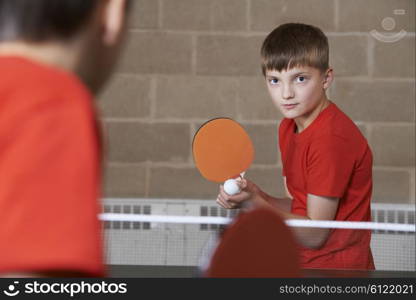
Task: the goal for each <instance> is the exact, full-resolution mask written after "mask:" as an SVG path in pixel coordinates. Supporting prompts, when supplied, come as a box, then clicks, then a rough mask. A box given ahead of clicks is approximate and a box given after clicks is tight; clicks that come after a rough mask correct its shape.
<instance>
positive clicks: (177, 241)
mask: <svg viewBox="0 0 416 300" xmlns="http://www.w3.org/2000/svg"><path fill="white" fill-rule="evenodd" d="M237 214H238V211H237V210H225V209H223V208H220V207H218V206H217V205H216V204H215V202H214V201H206V200H164V199H107V200H106V201H104V211H103V213H102V214H101V215H100V219H101V220H102V221H103V228H104V230H103V232H104V233H103V234H104V243H105V255H106V263H107V264H109V265H143V266H201V265H203V264H206V263H207V259H208V257H209V256H210V254H211V253H212V249H215V244H216V242H217V241H218V237H219V236H220V234H221V232H222V231H223V230H224V229H225V228H226V227H227V224H229V223H230V222H232V220H233V218H235V217H236V215H237ZM372 214H373V218H372V222H337V221H318V222H314V221H303V220H288V221H287V222H286V224H287V225H288V226H289V227H290V228H292V229H295V228H300V227H302V228H329V229H331V233H330V235H331V234H335V232H336V234H338V236H339V238H351V239H360V238H363V237H365V235H366V233H369V232H371V243H370V246H371V250H372V254H373V257H374V262H375V265H376V269H377V270H391V271H415V211H414V209H412V207H411V206H404V205H390V206H389V205H384V206H383V205H381V206H377V205H376V206H375V208H374V209H372ZM276 238H278V237H276ZM265 246H267V245H265Z"/></svg>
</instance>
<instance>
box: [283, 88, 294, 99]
mask: <svg viewBox="0 0 416 300" xmlns="http://www.w3.org/2000/svg"><path fill="white" fill-rule="evenodd" d="M293 97H294V92H293V89H292V87H291V86H289V85H288V86H283V88H282V98H283V99H285V100H287V99H292V98H293Z"/></svg>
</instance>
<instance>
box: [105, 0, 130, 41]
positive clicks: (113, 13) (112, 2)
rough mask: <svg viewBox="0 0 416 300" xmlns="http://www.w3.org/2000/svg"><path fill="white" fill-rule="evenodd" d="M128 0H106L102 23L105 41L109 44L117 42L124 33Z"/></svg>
mask: <svg viewBox="0 0 416 300" xmlns="http://www.w3.org/2000/svg"><path fill="white" fill-rule="evenodd" d="M126 1H127V0H104V4H103V5H104V7H103V14H102V18H103V19H102V24H103V37H102V38H103V42H104V44H105V45H107V46H112V45H114V44H116V43H117V42H118V40H119V38H120V36H121V34H122V31H123V29H124V26H125V23H126V22H125V18H126V8H125V6H126Z"/></svg>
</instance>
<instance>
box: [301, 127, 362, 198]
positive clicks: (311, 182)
mask: <svg viewBox="0 0 416 300" xmlns="http://www.w3.org/2000/svg"><path fill="white" fill-rule="evenodd" d="M350 148H351V147H349V145H348V143H347V141H346V140H345V139H343V138H341V137H338V136H334V135H328V136H324V137H321V138H319V139H317V140H315V141H313V142H312V143H311V145H310V148H309V151H308V155H307V173H306V174H307V179H306V181H307V183H306V190H307V193H308V194H314V195H317V196H326V197H338V198H340V197H342V196H343V195H344V193H345V191H346V189H347V186H348V184H349V181H350V179H351V176H352V171H353V169H354V165H355V158H354V153H355V151H354V149H350Z"/></svg>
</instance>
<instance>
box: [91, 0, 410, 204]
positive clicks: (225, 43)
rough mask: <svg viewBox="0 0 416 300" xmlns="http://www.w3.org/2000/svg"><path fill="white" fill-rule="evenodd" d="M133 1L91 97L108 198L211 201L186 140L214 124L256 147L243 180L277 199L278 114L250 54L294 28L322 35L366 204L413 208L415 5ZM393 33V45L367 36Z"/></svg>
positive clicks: (212, 191)
mask: <svg viewBox="0 0 416 300" xmlns="http://www.w3.org/2000/svg"><path fill="white" fill-rule="evenodd" d="M135 2H136V3H135V7H134V9H133V11H132V12H131V24H130V32H129V42H128V44H127V46H126V49H125V50H126V51H125V53H124V55H123V57H122V59H121V62H120V65H119V68H118V71H117V73H116V75H115V77H113V79H112V81H111V82H110V85H109V87H108V88H107V89H106V90H105V91H104V92H103V93H102V95H101V96H100V101H99V105H100V109H101V111H102V116H103V120H104V128H105V135H106V137H107V138H106V141H105V144H106V146H107V154H106V157H107V168H106V175H105V179H106V184H105V195H106V196H107V197H109V196H111V197H150V198H156V197H163V198H165V197H166V198H200V199H213V198H214V197H215V196H216V194H217V189H218V187H217V185H216V184H213V183H209V182H206V181H205V180H204V179H203V178H202V177H201V176H200V175H199V173H198V172H197V170H196V169H195V168H194V166H193V161H192V154H191V141H192V136H193V134H194V132H195V130H196V129H197V128H198V126H199V125H200V124H201V123H203V122H204V121H206V120H207V119H210V118H213V117H218V116H228V117H231V118H234V119H236V120H238V121H240V122H241V123H242V124H243V125H244V126H245V127H246V128H247V129H248V131H249V133H250V135H251V136H252V138H253V140H254V144H255V149H256V160H255V162H254V164H253V165H252V167H251V168H250V170H249V172H248V177H249V178H251V179H253V180H254V181H255V182H257V183H258V184H259V185H260V186H261V187H263V188H264V189H265V190H266V191H267V192H269V193H271V194H273V195H276V196H278V195H282V194H283V186H282V183H281V175H280V172H281V163H280V161H279V153H278V150H277V138H276V127H277V124H278V121H279V120H280V119H281V115H280V114H279V113H278V112H277V111H276V109H275V108H274V107H273V105H272V103H271V101H270V99H269V97H268V95H267V92H266V88H265V83H264V80H263V78H262V76H261V72H260V68H259V48H260V45H261V43H262V41H263V39H264V37H265V36H266V35H267V34H268V32H270V31H271V30H272V29H273V28H274V27H276V26H277V25H278V24H281V23H285V22H303V23H310V24H314V25H316V26H319V27H321V28H322V29H323V30H324V31H325V33H326V34H327V35H328V37H329V41H330V47H331V50H330V51H331V58H330V60H331V65H332V66H333V67H334V70H335V74H336V80H335V83H334V85H333V86H332V87H331V90H330V91H329V96H330V99H332V100H333V101H334V102H335V103H337V104H338V105H339V106H340V107H341V108H342V109H343V110H344V111H345V112H346V113H347V114H349V116H350V117H351V118H352V119H353V120H354V121H355V122H356V123H357V124H358V125H359V127H360V129H361V130H362V131H363V133H364V134H365V136H366V137H367V139H368V140H369V142H370V145H371V147H372V150H373V153H374V197H373V199H374V201H375V202H393V203H395V202H396V203H409V202H415V123H414V122H415V54H414V53H415V1H414V0H396V1H393V0H348V1H341V0H303V1H300V0H290V1H289V0H135ZM397 9H402V10H404V11H401V13H403V12H404V14H400V11H397ZM395 10H396V11H395ZM395 12H396V14H395ZM397 13H399V14H397ZM389 18H392V19H389ZM392 20H394V22H395V23H394V22H392ZM393 27H394V28H393ZM401 29H403V30H405V31H406V34H405V36H404V37H403V38H401V39H400V40H398V41H396V42H383V41H380V40H378V39H376V38H374V37H373V35H372V34H370V31H372V30H378V31H379V32H380V33H383V34H384V35H385V36H387V35H388V34H390V35H391V34H392V33H393V32H395V33H396V32H399V31H400V30H401Z"/></svg>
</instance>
